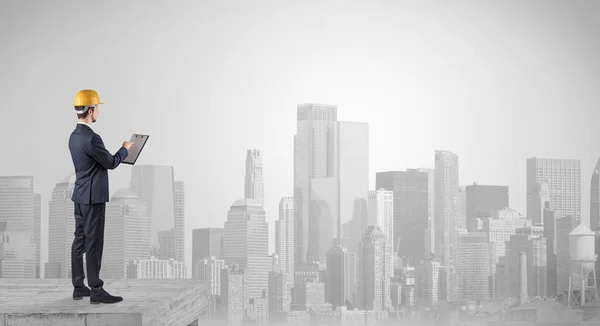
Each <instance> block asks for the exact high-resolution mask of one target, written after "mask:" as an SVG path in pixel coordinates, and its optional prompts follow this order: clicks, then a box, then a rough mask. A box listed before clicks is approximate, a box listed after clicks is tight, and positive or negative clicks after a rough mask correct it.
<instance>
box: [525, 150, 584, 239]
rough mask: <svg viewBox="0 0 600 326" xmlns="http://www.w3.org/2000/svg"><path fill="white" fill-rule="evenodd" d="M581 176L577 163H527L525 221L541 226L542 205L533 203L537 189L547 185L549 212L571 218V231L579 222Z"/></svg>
mask: <svg viewBox="0 0 600 326" xmlns="http://www.w3.org/2000/svg"><path fill="white" fill-rule="evenodd" d="M580 183H581V175H580V163H579V160H566V159H547V158H535V157H533V158H529V159H527V217H528V218H529V219H531V220H532V221H533V223H534V224H539V223H543V220H542V217H543V210H544V201H543V200H536V196H539V193H540V190H541V189H542V190H543V188H541V189H540V187H542V185H543V184H547V187H548V193H549V197H550V205H551V208H552V209H555V210H558V211H560V212H561V213H562V214H563V216H572V217H573V220H572V222H573V225H572V227H573V228H574V227H575V226H577V225H578V224H579V221H580V219H581V184H580Z"/></svg>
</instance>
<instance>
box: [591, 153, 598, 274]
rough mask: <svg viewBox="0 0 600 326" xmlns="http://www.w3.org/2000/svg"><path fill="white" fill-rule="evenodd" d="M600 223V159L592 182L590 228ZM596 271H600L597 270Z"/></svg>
mask: <svg viewBox="0 0 600 326" xmlns="http://www.w3.org/2000/svg"><path fill="white" fill-rule="evenodd" d="M599 224H600V160H598V162H597V163H596V167H595V168H594V172H592V180H591V182H590V229H592V231H595V230H596V229H597V228H598V226H599ZM596 273H599V272H598V270H596Z"/></svg>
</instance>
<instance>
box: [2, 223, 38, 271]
mask: <svg viewBox="0 0 600 326" xmlns="http://www.w3.org/2000/svg"><path fill="white" fill-rule="evenodd" d="M35 255H36V246H35V243H34V240H33V232H32V231H31V230H27V227H26V226H25V225H24V223H20V222H15V221H11V222H0V278H36V277H37V275H36V272H37V270H36V261H35Z"/></svg>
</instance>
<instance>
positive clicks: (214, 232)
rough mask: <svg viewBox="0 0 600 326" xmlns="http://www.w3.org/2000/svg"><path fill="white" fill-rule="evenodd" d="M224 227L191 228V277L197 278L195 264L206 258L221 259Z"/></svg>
mask: <svg viewBox="0 0 600 326" xmlns="http://www.w3.org/2000/svg"><path fill="white" fill-rule="evenodd" d="M224 234H225V229H220V228H203V229H193V230H192V266H193V267H192V278H197V276H195V275H196V271H195V266H196V264H197V263H198V262H199V261H201V260H203V259H205V258H207V257H216V258H218V259H223V235H224Z"/></svg>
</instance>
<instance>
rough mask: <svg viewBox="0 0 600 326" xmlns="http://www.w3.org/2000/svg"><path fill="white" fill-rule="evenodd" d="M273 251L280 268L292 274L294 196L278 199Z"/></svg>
mask: <svg viewBox="0 0 600 326" xmlns="http://www.w3.org/2000/svg"><path fill="white" fill-rule="evenodd" d="M275 253H276V254H277V255H278V256H279V260H280V264H281V269H282V270H283V271H284V272H286V273H289V274H290V276H291V277H292V278H293V275H294V198H291V197H285V198H282V199H281V201H279V220H277V221H275Z"/></svg>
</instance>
